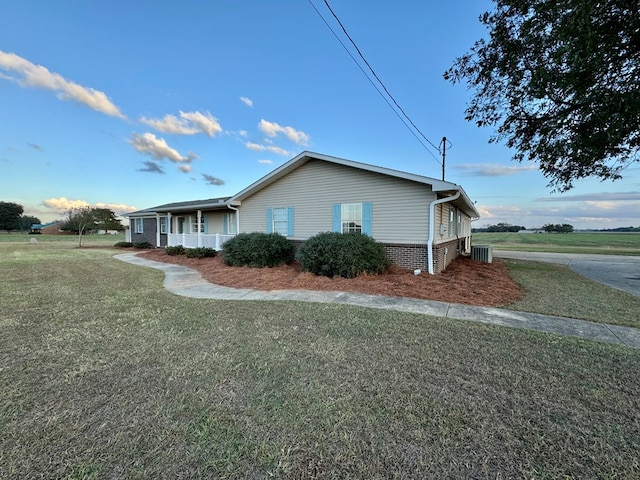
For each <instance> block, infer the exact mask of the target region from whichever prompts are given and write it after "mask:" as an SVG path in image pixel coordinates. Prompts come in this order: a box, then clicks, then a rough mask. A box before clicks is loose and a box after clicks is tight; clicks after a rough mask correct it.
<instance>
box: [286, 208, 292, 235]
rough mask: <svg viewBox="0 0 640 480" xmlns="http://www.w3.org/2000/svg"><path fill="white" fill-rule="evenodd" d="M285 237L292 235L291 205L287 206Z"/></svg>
mask: <svg viewBox="0 0 640 480" xmlns="http://www.w3.org/2000/svg"><path fill="white" fill-rule="evenodd" d="M287 237H293V207H288V208H287Z"/></svg>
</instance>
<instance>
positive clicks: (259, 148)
mask: <svg viewBox="0 0 640 480" xmlns="http://www.w3.org/2000/svg"><path fill="white" fill-rule="evenodd" d="M244 146H245V147H247V148H248V149H249V150H253V151H254V152H271V153H275V154H277V155H283V156H285V157H288V156H291V152H290V151H288V150H285V149H284V148H280V147H276V146H275V145H262V144H260V143H253V142H246V143H245V144H244Z"/></svg>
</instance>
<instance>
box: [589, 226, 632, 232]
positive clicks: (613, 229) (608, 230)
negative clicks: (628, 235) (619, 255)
mask: <svg viewBox="0 0 640 480" xmlns="http://www.w3.org/2000/svg"><path fill="white" fill-rule="evenodd" d="M598 232H639V233H640V227H618V228H602V229H600V230H598Z"/></svg>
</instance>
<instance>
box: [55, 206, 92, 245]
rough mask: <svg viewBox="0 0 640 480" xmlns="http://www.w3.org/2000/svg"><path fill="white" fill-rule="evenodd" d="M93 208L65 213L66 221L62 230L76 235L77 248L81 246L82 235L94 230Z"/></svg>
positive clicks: (76, 209)
mask: <svg viewBox="0 0 640 480" xmlns="http://www.w3.org/2000/svg"><path fill="white" fill-rule="evenodd" d="M95 210H96V209H95V208H93V207H78V208H72V209H70V210H69V211H67V215H68V220H67V222H66V223H65V224H64V225H63V226H62V230H66V231H69V232H75V233H77V234H78V246H79V247H81V246H82V235H83V234H84V233H88V232H90V231H91V230H95V229H96V225H97V223H96V217H95Z"/></svg>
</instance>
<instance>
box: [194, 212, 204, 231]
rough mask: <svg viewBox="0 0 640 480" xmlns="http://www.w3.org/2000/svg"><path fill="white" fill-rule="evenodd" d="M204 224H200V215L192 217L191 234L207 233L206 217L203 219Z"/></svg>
mask: <svg viewBox="0 0 640 480" xmlns="http://www.w3.org/2000/svg"><path fill="white" fill-rule="evenodd" d="M200 220H202V223H198V215H191V233H205V231H204V230H205V228H204V217H201V218H200Z"/></svg>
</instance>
